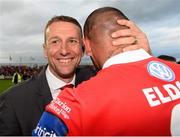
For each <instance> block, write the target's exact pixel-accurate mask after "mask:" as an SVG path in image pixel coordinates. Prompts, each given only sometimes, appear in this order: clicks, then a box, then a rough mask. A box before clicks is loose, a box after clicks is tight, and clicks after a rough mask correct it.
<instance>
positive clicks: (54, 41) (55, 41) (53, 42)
mask: <svg viewBox="0 0 180 137" xmlns="http://www.w3.org/2000/svg"><path fill="white" fill-rule="evenodd" d="M51 43H52V44H57V43H59V41H58V40H53V41H52V42H51Z"/></svg>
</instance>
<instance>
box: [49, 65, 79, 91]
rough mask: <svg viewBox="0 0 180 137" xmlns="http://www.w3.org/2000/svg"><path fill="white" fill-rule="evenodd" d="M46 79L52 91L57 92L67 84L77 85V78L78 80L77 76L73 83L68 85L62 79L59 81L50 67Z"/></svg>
mask: <svg viewBox="0 0 180 137" xmlns="http://www.w3.org/2000/svg"><path fill="white" fill-rule="evenodd" d="M46 78H47V81H48V84H49V87H50V89H52V90H57V89H59V88H61V87H63V86H65V85H67V84H73V85H75V78H76V75H74V77H73V79H72V81H71V82H69V83H66V82H64V81H62V80H60V79H58V78H57V77H56V76H55V75H54V74H53V73H52V72H51V71H50V69H49V66H48V67H47V69H46Z"/></svg>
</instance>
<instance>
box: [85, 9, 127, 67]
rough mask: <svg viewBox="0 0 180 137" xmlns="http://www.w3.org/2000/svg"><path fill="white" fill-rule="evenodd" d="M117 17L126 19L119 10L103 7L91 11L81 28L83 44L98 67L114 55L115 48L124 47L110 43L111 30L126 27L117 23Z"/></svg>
mask: <svg viewBox="0 0 180 137" xmlns="http://www.w3.org/2000/svg"><path fill="white" fill-rule="evenodd" d="M117 19H126V20H128V18H127V17H126V16H125V15H124V14H123V13H122V12H121V11H120V10H118V9H116V8H113V7H104V8H99V9H96V10H95V11H93V12H92V13H91V14H90V15H89V16H88V18H87V19H86V21H85V24H84V29H83V30H84V41H86V42H85V46H86V47H87V49H89V50H88V51H89V53H90V54H89V55H90V56H91V57H92V59H93V62H94V63H95V64H94V65H95V66H96V67H97V68H98V69H101V68H102V66H103V64H104V63H105V61H106V60H107V59H109V58H110V57H112V56H113V55H114V54H113V53H115V51H116V50H117V48H123V47H124V46H123V45H122V46H118V47H115V46H113V45H112V40H113V38H112V37H111V34H112V32H115V31H117V30H121V29H127V27H126V26H121V25H119V24H118V23H117ZM87 45H88V46H87Z"/></svg>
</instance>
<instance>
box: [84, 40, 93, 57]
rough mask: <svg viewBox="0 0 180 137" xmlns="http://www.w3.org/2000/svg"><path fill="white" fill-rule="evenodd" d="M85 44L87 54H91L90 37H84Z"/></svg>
mask: <svg viewBox="0 0 180 137" xmlns="http://www.w3.org/2000/svg"><path fill="white" fill-rule="evenodd" d="M83 44H84V47H85V53H86V55H88V56H91V55H92V52H91V46H90V40H89V39H88V38H84V39H83Z"/></svg>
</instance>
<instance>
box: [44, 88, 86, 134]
mask: <svg viewBox="0 0 180 137" xmlns="http://www.w3.org/2000/svg"><path fill="white" fill-rule="evenodd" d="M75 92H76V91H74V89H70V88H66V89H64V90H63V91H62V92H61V93H60V94H59V95H58V97H57V98H56V99H55V100H53V101H52V102H51V103H50V104H49V105H47V106H46V111H47V112H50V113H51V114H53V115H55V116H56V117H58V118H59V119H61V120H62V121H63V122H64V123H65V125H66V126H67V128H68V135H82V132H83V131H82V122H81V119H82V113H81V112H82V107H81V103H80V101H79V99H78V97H77V94H74V93H75Z"/></svg>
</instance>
